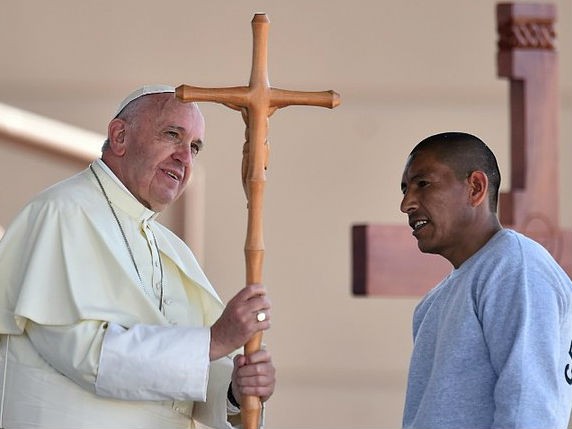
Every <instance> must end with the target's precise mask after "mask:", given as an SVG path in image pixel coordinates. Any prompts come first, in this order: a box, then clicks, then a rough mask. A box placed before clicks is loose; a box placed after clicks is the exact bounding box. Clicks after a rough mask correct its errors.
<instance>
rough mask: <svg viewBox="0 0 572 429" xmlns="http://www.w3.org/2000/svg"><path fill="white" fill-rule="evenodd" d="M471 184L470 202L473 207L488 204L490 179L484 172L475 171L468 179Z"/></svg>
mask: <svg viewBox="0 0 572 429" xmlns="http://www.w3.org/2000/svg"><path fill="white" fill-rule="evenodd" d="M467 181H468V182H469V192H470V193H469V200H470V203H471V205H472V206H473V207H477V206H479V205H481V204H482V203H483V201H484V202H487V203H488V188H489V178H488V177H487V175H486V174H485V173H484V172H483V171H479V170H476V171H473V172H472V173H471V174H470V175H469V177H468V178H467Z"/></svg>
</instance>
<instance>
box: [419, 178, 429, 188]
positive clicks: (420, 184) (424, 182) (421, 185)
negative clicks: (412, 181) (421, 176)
mask: <svg viewBox="0 0 572 429" xmlns="http://www.w3.org/2000/svg"><path fill="white" fill-rule="evenodd" d="M417 186H419V187H420V188H425V187H426V186H429V182H428V181H427V180H420V181H419V182H417Z"/></svg>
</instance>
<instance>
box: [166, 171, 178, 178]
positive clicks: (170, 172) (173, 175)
mask: <svg viewBox="0 0 572 429" xmlns="http://www.w3.org/2000/svg"><path fill="white" fill-rule="evenodd" d="M166 173H167V174H168V175H169V176H171V177H172V178H173V179H175V180H179V176H177V175H176V174H175V173H173V172H172V171H167V172H166Z"/></svg>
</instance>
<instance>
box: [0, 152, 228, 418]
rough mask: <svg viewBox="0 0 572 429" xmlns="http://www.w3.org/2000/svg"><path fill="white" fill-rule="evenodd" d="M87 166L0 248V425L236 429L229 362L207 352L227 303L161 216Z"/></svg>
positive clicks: (31, 208)
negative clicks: (228, 395)
mask: <svg viewBox="0 0 572 429" xmlns="http://www.w3.org/2000/svg"><path fill="white" fill-rule="evenodd" d="M92 168H93V169H91V168H87V169H86V170H84V171H83V172H81V173H79V174H78V175H76V176H74V177H71V178H70V179H67V180H65V181H63V182H60V183H59V184H56V185H54V186H52V187H51V188H49V189H47V190H46V191H44V192H42V193H41V194H40V195H39V196H38V197H36V198H35V199H34V200H32V201H31V202H30V203H29V204H28V205H27V206H26V207H25V208H24V209H23V210H22V211H21V212H20V214H19V215H18V216H17V217H16V219H15V220H14V222H13V223H12V225H10V227H9V228H8V229H7V230H6V233H5V235H4V237H3V238H2V240H0V333H1V334H2V349H1V356H0V374H1V376H0V381H1V382H2V399H1V401H2V410H1V419H2V422H3V426H2V427H4V428H33V427H42V428H61V429H63V428H98V429H101V428H122V429H125V428H150V429H157V428H165V429H167V428H194V427H198V428H200V427H203V426H207V427H214V428H227V427H230V424H229V423H228V422H227V412H230V414H232V412H233V411H235V410H232V407H230V410H229V405H228V402H227V399H226V392H227V388H228V385H229V382H230V375H231V371H232V361H231V359H230V358H229V357H226V358H223V359H220V360H218V361H216V362H209V358H208V356H209V343H210V329H209V327H210V326H211V325H212V324H213V323H214V322H215V321H216V319H217V318H218V317H219V315H220V314H221V311H222V309H223V304H222V302H221V300H220V298H219V297H218V295H217V294H216V292H215V291H214V289H213V288H212V286H211V285H210V283H209V281H208V279H207V278H206V276H205V274H204V273H203V271H202V270H201V268H200V267H199V265H198V263H197V261H196V260H195V258H194V256H193V254H192V253H191V251H190V250H189V249H188V247H187V246H186V245H185V244H184V243H183V242H182V241H181V240H180V239H179V238H178V237H176V236H175V235H174V234H173V233H172V232H171V231H169V230H168V229H167V228H165V227H164V226H162V225H161V224H159V223H158V222H156V220H155V217H156V214H155V213H154V212H152V211H150V210H148V209H147V208H145V207H144V206H143V205H142V204H140V203H139V202H138V201H137V200H136V199H135V198H134V197H133V196H132V195H131V194H130V193H129V191H128V190H127V189H126V188H125V187H124V186H123V185H122V184H121V182H119V180H118V179H117V178H116V177H115V176H114V175H113V173H112V172H111V171H110V170H109V169H108V168H107V167H106V166H105V164H103V162H102V161H100V160H97V161H95V162H94V163H93V164H92ZM96 176H97V177H98V178H99V179H100V182H101V185H102V186H103V188H104V189H105V191H106V194H107V198H108V199H109V201H110V203H111V205H112V207H113V209H114V211H115V214H116V216H117V219H115V216H114V214H113V212H112V210H111V209H110V206H109V204H108V201H107V199H106V196H105V195H104V193H103V192H102V190H101V188H100V186H99V184H98V182H97V179H96ZM119 224H120V225H121V228H120V227H119ZM122 229H123V233H122V231H121V230H122ZM123 234H124V235H125V237H123ZM126 242H127V244H126ZM129 249H130V250H129ZM130 251H131V253H132V254H133V259H132V258H131V256H130ZM138 272H139V273H138ZM161 289H162V290H163V293H162V294H161ZM160 300H162V310H159V301H160Z"/></svg>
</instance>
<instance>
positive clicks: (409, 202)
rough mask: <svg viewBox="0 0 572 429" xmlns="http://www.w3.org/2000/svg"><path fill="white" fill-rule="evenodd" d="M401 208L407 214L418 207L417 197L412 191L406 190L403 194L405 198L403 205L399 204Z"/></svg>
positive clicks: (402, 201)
mask: <svg viewBox="0 0 572 429" xmlns="http://www.w3.org/2000/svg"><path fill="white" fill-rule="evenodd" d="M399 209H400V210H401V211H402V212H403V213H406V214H407V213H411V212H412V211H414V210H415V209H417V200H416V199H415V197H414V195H413V193H412V192H410V191H406V192H405V193H404V194H403V199H402V200H401V205H400V206H399Z"/></svg>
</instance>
